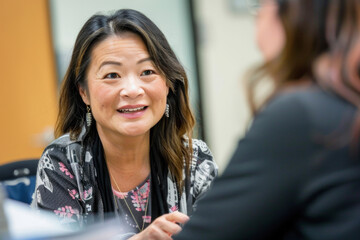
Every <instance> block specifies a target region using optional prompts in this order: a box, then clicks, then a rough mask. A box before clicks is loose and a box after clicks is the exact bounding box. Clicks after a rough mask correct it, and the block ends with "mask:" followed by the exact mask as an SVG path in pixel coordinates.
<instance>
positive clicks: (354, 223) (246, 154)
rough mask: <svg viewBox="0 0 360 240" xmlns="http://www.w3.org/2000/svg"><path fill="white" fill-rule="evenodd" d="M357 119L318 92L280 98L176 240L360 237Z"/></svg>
mask: <svg viewBox="0 0 360 240" xmlns="http://www.w3.org/2000/svg"><path fill="white" fill-rule="evenodd" d="M356 114H357V112H356V108H355V107H354V106H352V105H351V104H349V103H347V102H346V101H344V100H343V99H342V98H340V97H338V96H336V95H333V94H331V93H328V92H324V91H323V90H321V89H319V88H318V87H316V86H311V87H309V88H306V89H301V90H296V91H291V92H284V93H281V94H279V95H278V96H277V97H275V98H274V99H273V100H272V101H271V102H270V103H269V104H268V105H267V106H266V107H265V108H264V110H263V111H261V113H259V114H258V115H257V116H256V118H255V119H254V122H253V124H252V126H251V128H250V129H249V131H248V132H247V134H246V136H245V137H244V138H243V139H242V140H240V142H239V144H238V146H237V149H236V151H235V153H234V155H233V157H232V159H231V160H230V163H229V165H228V167H227V169H226V170H225V172H224V173H223V175H222V176H221V177H220V178H218V179H217V180H216V181H215V183H214V186H213V189H212V190H211V191H210V192H209V193H208V195H207V196H206V197H205V198H204V199H202V200H201V201H200V202H199V206H198V209H197V212H195V214H194V215H193V217H192V219H191V220H190V221H189V223H188V224H187V225H185V227H184V229H183V231H182V232H181V233H180V234H179V235H178V236H175V237H174V239H176V240H187V239H206V240H212V239H214V240H226V239H242V240H246V239H251V240H255V239H314V240H315V239H318V240H331V239H334V240H339V239H341V240H343V239H357V240H358V239H360V155H359V149H360V148H359V139H360V138H359V135H356V133H360V131H359V130H360V129H359V128H358V129H357V130H356V129H354V128H353V127H354V120H355V119H356ZM358 122H359V121H358ZM354 134H355V135H354ZM354 136H355V138H354Z"/></svg>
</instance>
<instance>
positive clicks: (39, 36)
mask: <svg viewBox="0 0 360 240" xmlns="http://www.w3.org/2000/svg"><path fill="white" fill-rule="evenodd" d="M0 29H1V37H0V68H1V71H0V72H1V78H0V104H1V105H0V128H1V129H0V132H1V137H0V164H1V163H5V162H9V161H13V160H17V159H23V158H33V157H40V155H41V152H42V151H43V149H44V147H45V144H46V139H45V137H46V136H45V135H42V133H44V132H45V133H47V132H48V131H47V129H50V131H51V128H52V127H53V125H54V122H55V116H56V111H57V110H56V80H55V68H54V59H53V53H52V46H51V37H50V36H51V35H50V22H49V16H48V3H47V1H46V0H31V1H29V0H1V1H0Z"/></svg>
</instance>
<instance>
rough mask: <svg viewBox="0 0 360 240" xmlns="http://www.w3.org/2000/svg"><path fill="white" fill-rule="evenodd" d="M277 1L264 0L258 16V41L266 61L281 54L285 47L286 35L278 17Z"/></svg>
mask: <svg viewBox="0 0 360 240" xmlns="http://www.w3.org/2000/svg"><path fill="white" fill-rule="evenodd" d="M277 11H278V6H277V3H276V1H275V0H263V1H261V6H260V9H259V12H258V14H257V19H256V20H257V21H256V40H257V44H258V47H259V49H260V51H261V53H262V54H263V56H264V58H265V60H267V61H269V60H271V59H273V58H274V57H276V56H277V55H278V54H280V52H281V50H282V49H283V47H284V45H285V33H284V28H283V25H282V23H281V21H280V18H279V16H278V12H277Z"/></svg>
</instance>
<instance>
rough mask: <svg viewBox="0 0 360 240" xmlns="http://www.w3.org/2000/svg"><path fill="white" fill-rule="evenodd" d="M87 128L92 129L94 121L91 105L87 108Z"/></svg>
mask: <svg viewBox="0 0 360 240" xmlns="http://www.w3.org/2000/svg"><path fill="white" fill-rule="evenodd" d="M86 110H87V113H86V126H87V127H90V126H91V121H92V117H91V108H90V106H89V105H87V106H86Z"/></svg>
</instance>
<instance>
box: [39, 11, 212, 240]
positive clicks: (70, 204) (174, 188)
mask: <svg viewBox="0 0 360 240" xmlns="http://www.w3.org/2000/svg"><path fill="white" fill-rule="evenodd" d="M194 124H195V120H194V117H193V114H192V112H191V110H190V104H189V98H188V79H187V76H186V73H185V70H184V68H183V67H182V66H181V64H180V63H179V61H178V59H177V57H176V56H175V53H174V52H173V51H172V49H171V47H170V45H169V44H168V42H167V40H166V38H165V36H164V35H163V33H162V32H161V31H160V30H159V28H158V27H157V26H156V25H155V24H154V23H153V22H152V21H151V20H150V19H148V18H147V17H146V16H144V15H143V14H142V13H140V12H138V11H135V10H130V9H123V10H119V11H117V12H115V13H114V14H112V15H109V16H106V15H94V16H92V17H91V18H90V19H89V20H88V21H87V22H86V23H85V25H84V26H83V27H82V29H81V30H80V32H79V34H78V37H77V39H76V42H75V46H74V50H73V54H72V58H71V62H70V65H69V68H68V70H67V73H66V76H65V78H64V81H63V84H62V88H61V92H60V100H59V113H58V120H57V124H56V136H57V137H58V138H57V139H56V140H55V141H54V142H52V143H51V144H50V145H49V146H48V147H46V149H45V150H44V152H43V155H42V157H41V159H40V162H39V166H38V171H37V183H36V189H35V194H34V199H33V203H32V204H33V206H34V207H37V208H40V209H45V210H50V211H52V212H54V213H55V214H56V215H58V216H59V217H60V218H61V221H62V222H63V223H73V222H75V223H79V224H80V225H85V224H90V223H91V222H94V221H96V219H97V218H99V219H100V220H101V219H104V218H106V217H108V216H109V213H114V214H115V215H116V216H117V217H118V218H119V220H120V222H121V224H119V228H120V227H122V228H123V229H124V231H123V232H124V236H125V238H128V237H131V239H153V238H155V237H156V238H159V239H171V235H172V234H174V233H177V232H178V231H180V230H181V227H180V225H179V224H183V223H184V222H185V221H187V220H188V216H187V215H191V214H192V211H193V210H194V208H195V205H196V203H197V200H198V199H199V197H201V196H202V195H203V194H204V193H205V192H206V191H207V190H208V189H209V188H210V185H211V181H212V180H213V179H214V178H215V177H216V175H217V166H216V164H215V162H214V161H213V156H212V154H211V152H210V150H209V148H208V147H207V145H206V144H205V143H204V142H203V141H201V140H197V139H192V138H191V136H192V130H193V126H194ZM203 163H206V165H207V168H204V167H203ZM194 186H196V191H195V190H194ZM94 215H96V218H95V220H94V218H93V217H92V216H94ZM110 216H111V215H110ZM178 223H179V224H178Z"/></svg>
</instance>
